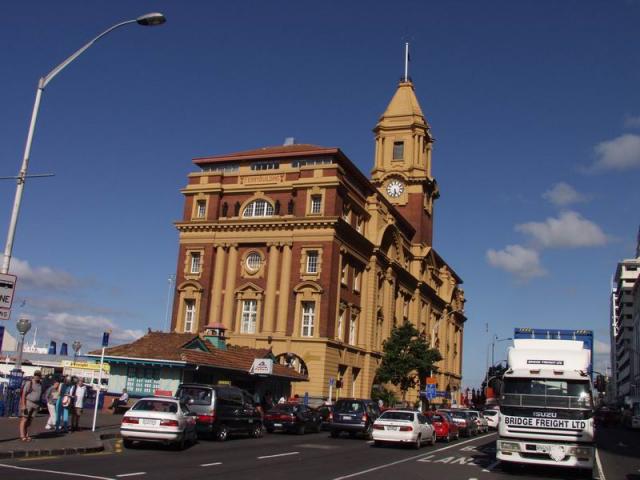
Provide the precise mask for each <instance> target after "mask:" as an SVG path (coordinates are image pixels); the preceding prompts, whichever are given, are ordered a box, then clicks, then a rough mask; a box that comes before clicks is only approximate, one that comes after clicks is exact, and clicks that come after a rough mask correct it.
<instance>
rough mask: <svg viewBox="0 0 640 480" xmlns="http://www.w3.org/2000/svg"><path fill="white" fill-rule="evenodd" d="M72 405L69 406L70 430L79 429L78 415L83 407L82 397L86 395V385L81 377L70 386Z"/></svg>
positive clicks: (80, 414)
mask: <svg viewBox="0 0 640 480" xmlns="http://www.w3.org/2000/svg"><path fill="white" fill-rule="evenodd" d="M71 395H72V397H73V407H71V430H72V431H74V432H75V431H76V430H79V423H80V417H81V416H82V412H83V408H84V399H85V397H86V396H87V386H86V385H85V384H84V380H83V379H82V378H79V379H78V382H77V383H76V384H75V385H74V386H73V387H72V389H71Z"/></svg>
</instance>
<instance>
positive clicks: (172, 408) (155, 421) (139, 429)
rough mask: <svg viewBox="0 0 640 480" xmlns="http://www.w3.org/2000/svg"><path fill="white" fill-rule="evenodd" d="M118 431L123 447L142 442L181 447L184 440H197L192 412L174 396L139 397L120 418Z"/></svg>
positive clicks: (184, 442)
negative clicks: (120, 422)
mask: <svg viewBox="0 0 640 480" xmlns="http://www.w3.org/2000/svg"><path fill="white" fill-rule="evenodd" d="M120 434H121V435H122V439H123V441H122V443H123V445H124V446H125V448H130V447H131V446H132V445H133V442H134V441H145V442H160V443H164V444H174V445H176V446H177V447H178V448H179V449H180V450H182V449H184V447H185V445H186V443H187V442H190V443H195V442H196V441H197V440H198V436H197V433H196V414H195V413H193V412H191V411H190V410H189V407H187V405H185V404H184V403H183V402H180V401H179V400H176V399H175V398H167V397H162V398H161V397H146V398H141V399H140V400H138V401H137V402H136V403H135V405H134V406H133V407H131V409H129V411H128V412H127V413H125V414H124V417H122V424H121V426H120Z"/></svg>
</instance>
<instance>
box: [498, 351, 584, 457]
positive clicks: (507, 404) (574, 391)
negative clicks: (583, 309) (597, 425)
mask: <svg viewBox="0 0 640 480" xmlns="http://www.w3.org/2000/svg"><path fill="white" fill-rule="evenodd" d="M508 362H509V369H508V370H507V372H506V373H505V375H504V377H503V384H502V391H501V395H500V400H501V401H500V416H501V421H500V426H499V430H498V431H499V438H498V442H497V458H498V459H499V460H501V461H502V462H512V463H529V464H541V465H555V466H562V467H573V468H584V469H593V466H594V455H595V452H594V433H595V432H594V422H593V411H594V409H593V396H592V391H593V390H592V384H591V378H590V377H589V374H588V373H587V372H588V366H589V363H590V352H589V351H588V350H587V349H585V348H583V345H582V342H580V341H569V340H542V339H532V340H515V341H514V347H512V348H511V349H510V350H509V360H508Z"/></svg>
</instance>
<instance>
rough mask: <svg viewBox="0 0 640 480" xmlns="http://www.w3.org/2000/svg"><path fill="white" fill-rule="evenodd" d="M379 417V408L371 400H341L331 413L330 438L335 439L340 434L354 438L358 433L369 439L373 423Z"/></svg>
mask: <svg viewBox="0 0 640 480" xmlns="http://www.w3.org/2000/svg"><path fill="white" fill-rule="evenodd" d="M379 416H380V408H379V407H378V403H377V402H375V401H373V400H367V399H361V398H341V399H340V400H338V401H337V402H336V403H335V405H334V406H333V412H332V414H331V415H330V418H331V422H330V427H329V429H330V431H331V436H332V437H333V438H337V437H339V436H340V434H341V433H342V432H348V433H349V435H350V436H356V434H358V433H359V434H362V435H363V436H364V437H365V438H371V433H372V431H373V422H375V421H376V419H377V418H378V417H379Z"/></svg>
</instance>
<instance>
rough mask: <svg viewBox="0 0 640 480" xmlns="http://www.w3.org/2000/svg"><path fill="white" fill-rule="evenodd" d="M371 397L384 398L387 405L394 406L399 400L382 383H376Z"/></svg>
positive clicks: (375, 398)
mask: <svg viewBox="0 0 640 480" xmlns="http://www.w3.org/2000/svg"><path fill="white" fill-rule="evenodd" d="M371 399H372V400H375V401H378V400H382V401H383V402H384V404H385V406H387V407H392V406H394V405H395V404H396V400H397V399H396V396H395V394H394V393H393V392H392V391H391V390H389V389H386V388H384V387H383V386H382V385H375V384H374V385H373V388H372V389H371Z"/></svg>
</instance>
